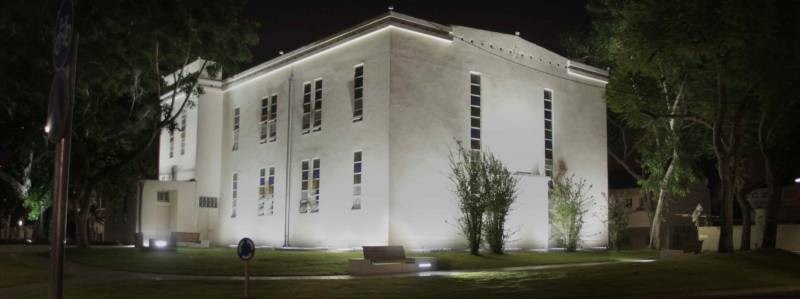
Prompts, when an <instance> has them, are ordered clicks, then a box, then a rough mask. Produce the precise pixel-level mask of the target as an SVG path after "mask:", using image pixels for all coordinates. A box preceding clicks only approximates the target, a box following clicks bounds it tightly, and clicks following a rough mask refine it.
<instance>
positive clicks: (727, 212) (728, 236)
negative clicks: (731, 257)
mask: <svg viewBox="0 0 800 299" xmlns="http://www.w3.org/2000/svg"><path fill="white" fill-rule="evenodd" d="M724 162H725V161H721V162H720V163H724ZM725 164H726V165H727V163H725ZM720 167H721V169H720V171H719V172H720V177H721V178H722V179H721V183H720V193H721V194H720V201H721V203H722V205H721V208H722V211H721V215H720V216H721V218H722V219H721V221H720V225H719V247H718V249H717V251H719V252H723V253H729V252H733V198H732V196H731V192H730V191H731V190H730V189H731V186H730V185H731V183H730V174H729V173H728V171H727V166H720Z"/></svg>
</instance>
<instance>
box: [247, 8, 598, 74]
mask: <svg viewBox="0 0 800 299" xmlns="http://www.w3.org/2000/svg"><path fill="white" fill-rule="evenodd" d="M390 5H391V6H394V8H395V11H397V12H400V13H403V14H407V15H411V16H414V17H418V18H421V19H425V20H428V21H433V22H437V23H440V24H445V25H451V24H452V25H462V26H468V27H474V28H478V29H485V30H491V31H497V32H504V33H514V32H515V31H519V32H520V33H521V36H522V38H524V39H527V40H529V41H531V42H533V43H536V44H538V45H540V46H543V47H545V48H547V49H550V50H552V51H555V52H557V53H560V54H563V53H564V51H563V48H562V47H561V44H560V39H561V35H562V34H563V33H565V32H569V31H573V30H578V29H580V28H583V27H585V26H587V25H588V22H589V20H588V16H587V14H586V10H585V6H586V0H561V1H531V0H529V1H524V2H522V1H520V2H500V1H486V0H483V1H385V0H377V1H326V2H321V1H320V2H312V1H266V0H250V2H249V3H248V5H247V14H248V15H249V16H250V17H251V18H252V19H253V20H256V21H258V22H259V23H260V24H261V27H260V28H259V29H258V35H259V37H260V39H261V40H260V42H259V44H258V46H256V47H254V48H253V56H254V57H253V61H252V62H251V64H250V65H246V66H245V67H249V66H252V65H256V64H259V63H261V62H264V61H267V60H269V59H271V58H274V57H275V56H277V55H278V51H281V50H283V51H286V52H289V51H291V50H294V49H297V48H299V47H302V46H303V45H306V44H309V43H311V42H314V41H316V40H319V39H322V38H324V37H326V36H328V35H331V34H334V33H336V32H339V31H341V30H344V29H347V28H349V27H351V26H353V25H356V24H358V23H360V22H363V21H366V20H367V19H370V18H373V17H376V16H378V15H380V14H383V13H385V12H386V11H387V7H389V6H390Z"/></svg>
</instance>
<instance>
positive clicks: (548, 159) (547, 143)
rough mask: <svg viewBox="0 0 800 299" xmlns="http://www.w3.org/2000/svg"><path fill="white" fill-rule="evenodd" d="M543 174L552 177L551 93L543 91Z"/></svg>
mask: <svg viewBox="0 0 800 299" xmlns="http://www.w3.org/2000/svg"><path fill="white" fill-rule="evenodd" d="M544 173H545V175H546V176H549V177H552V176H553V92H552V91H551V90H547V89H545V90H544Z"/></svg>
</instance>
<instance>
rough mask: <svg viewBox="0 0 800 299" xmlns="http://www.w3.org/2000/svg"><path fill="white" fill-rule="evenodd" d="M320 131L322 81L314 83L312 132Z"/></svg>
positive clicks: (318, 80)
mask: <svg viewBox="0 0 800 299" xmlns="http://www.w3.org/2000/svg"><path fill="white" fill-rule="evenodd" d="M320 129H322V79H317V80H315V81H314V127H313V128H311V130H312V131H319V130H320Z"/></svg>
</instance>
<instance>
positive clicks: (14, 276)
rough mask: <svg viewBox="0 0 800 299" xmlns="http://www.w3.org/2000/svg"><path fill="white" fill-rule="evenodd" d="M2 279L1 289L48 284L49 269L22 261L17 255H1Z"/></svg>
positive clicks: (0, 271)
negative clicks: (31, 284)
mask: <svg viewBox="0 0 800 299" xmlns="http://www.w3.org/2000/svg"><path fill="white" fill-rule="evenodd" d="M0 277H2V279H0V288H7V287H13V286H18V285H23V284H29V283H37V282H46V281H47V269H46V268H45V267H44V266H42V265H33V264H31V263H29V262H27V261H24V260H21V259H20V258H19V257H18V256H17V254H11V253H4V254H0ZM0 297H2V296H0Z"/></svg>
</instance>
